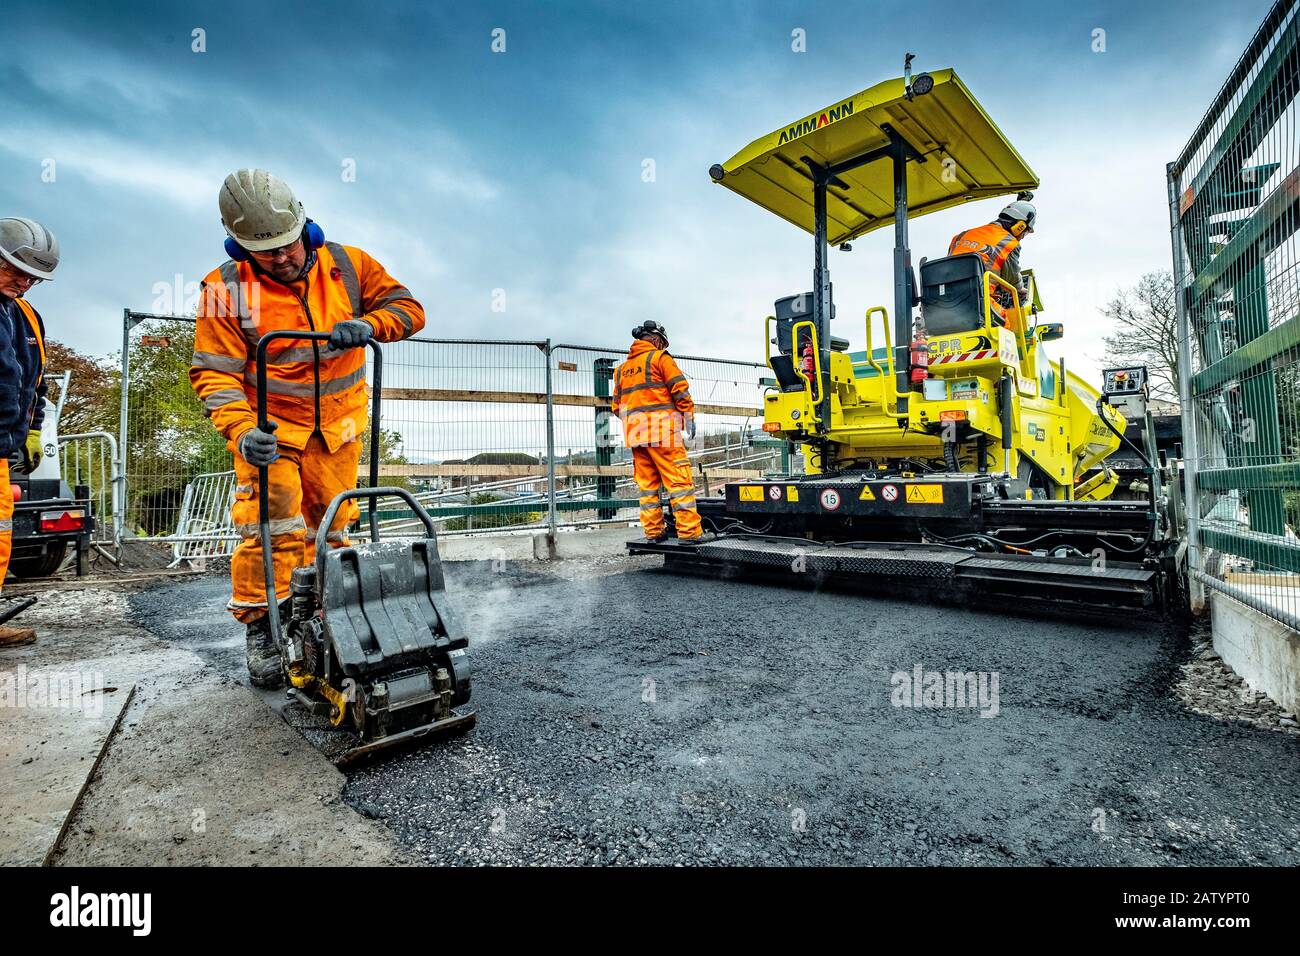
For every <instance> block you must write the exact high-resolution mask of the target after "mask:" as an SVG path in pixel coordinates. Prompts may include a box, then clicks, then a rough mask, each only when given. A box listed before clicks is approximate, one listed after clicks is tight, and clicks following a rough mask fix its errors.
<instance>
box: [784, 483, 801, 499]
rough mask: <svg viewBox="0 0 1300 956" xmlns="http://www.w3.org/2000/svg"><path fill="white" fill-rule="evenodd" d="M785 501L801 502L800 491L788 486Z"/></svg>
mask: <svg viewBox="0 0 1300 956" xmlns="http://www.w3.org/2000/svg"><path fill="white" fill-rule="evenodd" d="M785 500H786V501H798V500H799V489H798V488H796V487H795V486H794V485H787V486H786V489H785Z"/></svg>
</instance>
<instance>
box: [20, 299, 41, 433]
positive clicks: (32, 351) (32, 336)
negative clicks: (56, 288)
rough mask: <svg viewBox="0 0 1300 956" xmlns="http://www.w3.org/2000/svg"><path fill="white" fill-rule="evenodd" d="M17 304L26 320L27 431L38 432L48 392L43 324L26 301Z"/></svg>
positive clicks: (25, 386)
mask: <svg viewBox="0 0 1300 956" xmlns="http://www.w3.org/2000/svg"><path fill="white" fill-rule="evenodd" d="M17 304H18V308H19V309H21V310H22V313H23V316H24V317H25V318H26V319H27V349H28V356H27V360H26V362H25V363H24V365H25V368H24V372H25V374H24V376H23V387H24V388H25V389H26V390H27V394H28V395H30V396H31V405H30V407H29V408H28V409H27V429H28V431H31V430H33V429H35V430H37V431H39V430H40V428H41V426H42V425H44V424H45V393H46V392H47V391H48V388H47V387H46V384H45V323H44V322H42V321H41V314H40V313H39V312H37V311H36V309H35V308H33V307H32V304H31V303H30V302H28V301H27V300H26V299H18V300H17ZM24 437H26V436H24Z"/></svg>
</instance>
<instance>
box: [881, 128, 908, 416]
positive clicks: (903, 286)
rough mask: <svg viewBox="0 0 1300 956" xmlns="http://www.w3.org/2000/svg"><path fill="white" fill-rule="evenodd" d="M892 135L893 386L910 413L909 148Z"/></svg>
mask: <svg viewBox="0 0 1300 956" xmlns="http://www.w3.org/2000/svg"><path fill="white" fill-rule="evenodd" d="M883 129H884V131H885V133H886V134H888V136H889V145H890V153H891V159H892V160H893V164H894V372H895V379H894V387H895V389H896V390H897V392H898V411H899V413H900V414H906V413H907V400H908V393H909V391H910V389H911V372H912V350H911V343H912V282H911V276H912V250H911V249H910V248H908V245H907V158H908V152H909V150H910V147H909V146H908V144H907V142H906V141H905V140H904V139H903V138H902V137H901V136H899V135H898V133H896V132H895V131H894V130H893V129H892V128H891V127H888V126H885V127H883Z"/></svg>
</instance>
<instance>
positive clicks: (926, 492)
mask: <svg viewBox="0 0 1300 956" xmlns="http://www.w3.org/2000/svg"><path fill="white" fill-rule="evenodd" d="M907 503H908V504H909V505H941V504H943V485H908V486H907Z"/></svg>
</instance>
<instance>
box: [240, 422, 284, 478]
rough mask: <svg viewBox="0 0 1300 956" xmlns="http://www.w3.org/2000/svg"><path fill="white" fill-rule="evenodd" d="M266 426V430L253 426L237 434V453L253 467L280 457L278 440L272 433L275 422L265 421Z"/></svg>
mask: <svg viewBox="0 0 1300 956" xmlns="http://www.w3.org/2000/svg"><path fill="white" fill-rule="evenodd" d="M266 427H267V430H266V431H262V429H261V428H258V427H256V426H254V427H253V428H250V429H249V430H248V431H246V432H244V434H242V435H240V436H239V454H240V455H241V456H243V459H244V461H246V462H248V463H249V464H250V465H252V466H253V467H254V468H261V467H262V466H263V465H269V464H270V463H271V462H273V461H275V460H276V459H277V458H279V457H280V455H279V445H280V442H279V439H277V438H276V437H275V435H274V434H273V432H274V431H275V429H276V424H275V422H267V423H266Z"/></svg>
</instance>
